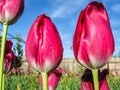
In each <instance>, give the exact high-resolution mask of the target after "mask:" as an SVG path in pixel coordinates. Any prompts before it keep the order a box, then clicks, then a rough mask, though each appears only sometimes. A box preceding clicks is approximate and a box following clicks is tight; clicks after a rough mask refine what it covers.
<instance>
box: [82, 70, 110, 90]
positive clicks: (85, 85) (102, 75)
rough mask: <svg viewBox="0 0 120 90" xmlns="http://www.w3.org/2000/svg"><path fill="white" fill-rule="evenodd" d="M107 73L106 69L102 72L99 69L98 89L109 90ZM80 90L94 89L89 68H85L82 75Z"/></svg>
mask: <svg viewBox="0 0 120 90" xmlns="http://www.w3.org/2000/svg"><path fill="white" fill-rule="evenodd" d="M107 74H108V70H107V69H105V70H103V71H102V72H100V71H99V74H98V76H99V90H110V88H109V85H108V83H107V80H106V75H107ZM80 90H94V86H93V76H92V72H91V70H89V69H86V70H85V73H84V75H83V76H82V79H81V88H80Z"/></svg>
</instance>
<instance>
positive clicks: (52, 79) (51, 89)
mask: <svg viewBox="0 0 120 90" xmlns="http://www.w3.org/2000/svg"><path fill="white" fill-rule="evenodd" d="M61 76H62V73H61V72H59V71H58V70H54V71H53V72H51V73H49V74H48V90H55V89H56V88H57V86H58V83H59V81H60V80H61ZM40 86H41V87H43V84H42V77H41V76H40Z"/></svg>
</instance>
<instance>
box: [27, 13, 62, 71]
mask: <svg viewBox="0 0 120 90" xmlns="http://www.w3.org/2000/svg"><path fill="white" fill-rule="evenodd" d="M62 55H63V47H62V42H61V39H60V36H59V33H58V31H57V28H56V27H55V25H54V24H53V22H52V21H51V19H50V18H49V17H48V16H45V14H42V15H41V16H39V17H38V18H37V19H36V20H35V22H34V23H33V25H32V27H31V29H30V31H29V33H28V36H27V40H26V57H27V61H28V63H29V64H30V65H31V66H32V67H33V68H34V69H36V70H37V71H39V72H49V71H51V70H53V69H55V68H57V66H58V65H59V64H60V62H61V60H62Z"/></svg>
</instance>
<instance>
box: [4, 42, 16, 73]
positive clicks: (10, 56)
mask: <svg viewBox="0 0 120 90" xmlns="http://www.w3.org/2000/svg"><path fill="white" fill-rule="evenodd" d="M12 45H13V43H12V41H11V40H7V41H6V48H5V57H4V72H5V73H9V72H10V71H11V70H12V69H13V67H14V64H15V62H16V60H17V57H16V55H15V54H14V52H13V51H12Z"/></svg>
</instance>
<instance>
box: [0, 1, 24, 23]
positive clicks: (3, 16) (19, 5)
mask: <svg viewBox="0 0 120 90" xmlns="http://www.w3.org/2000/svg"><path fill="white" fill-rule="evenodd" d="M23 9H24V0H1V1H0V22H1V23H7V24H14V23H15V22H16V21H17V20H18V18H19V17H20V16H21V14H22V12H23Z"/></svg>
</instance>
